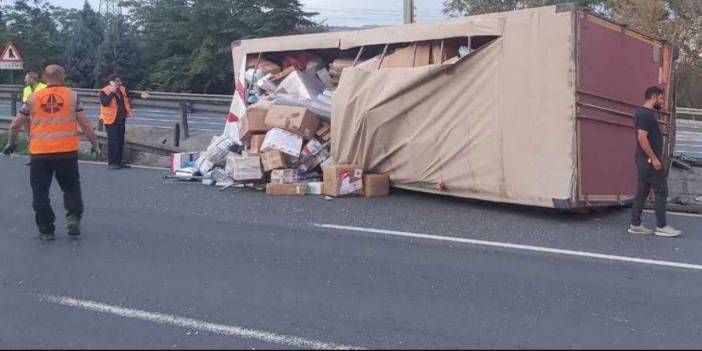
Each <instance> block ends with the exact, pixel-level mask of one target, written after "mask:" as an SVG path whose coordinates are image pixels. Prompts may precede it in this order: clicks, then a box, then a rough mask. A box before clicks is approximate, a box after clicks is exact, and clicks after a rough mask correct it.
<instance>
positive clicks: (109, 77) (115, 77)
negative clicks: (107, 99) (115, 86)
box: [107, 73, 122, 82]
mask: <svg viewBox="0 0 702 351" xmlns="http://www.w3.org/2000/svg"><path fill="white" fill-rule="evenodd" d="M117 78H119V79H120V80H122V77H120V76H119V74H117V73H112V74H110V75H109V76H108V77H107V81H108V82H111V81H113V80H115V79H117Z"/></svg>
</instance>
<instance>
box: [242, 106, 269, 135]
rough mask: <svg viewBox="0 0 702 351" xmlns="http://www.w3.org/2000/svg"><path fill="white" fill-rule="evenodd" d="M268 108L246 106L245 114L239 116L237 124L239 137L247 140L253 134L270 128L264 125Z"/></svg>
mask: <svg viewBox="0 0 702 351" xmlns="http://www.w3.org/2000/svg"><path fill="white" fill-rule="evenodd" d="M267 114H268V110H264V109H259V108H248V109H247V110H246V114H245V115H244V116H243V117H241V120H240V124H239V137H240V138H241V140H247V139H249V138H250V137H251V136H252V135H254V134H260V133H265V132H267V131H268V130H269V129H270V128H269V127H268V126H266V115H267Z"/></svg>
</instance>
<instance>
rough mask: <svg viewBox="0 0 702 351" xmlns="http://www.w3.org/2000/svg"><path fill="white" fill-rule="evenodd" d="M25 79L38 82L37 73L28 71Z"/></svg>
mask: <svg viewBox="0 0 702 351" xmlns="http://www.w3.org/2000/svg"><path fill="white" fill-rule="evenodd" d="M27 77H29V78H30V79H34V80H39V73H37V72H34V71H29V72H27Z"/></svg>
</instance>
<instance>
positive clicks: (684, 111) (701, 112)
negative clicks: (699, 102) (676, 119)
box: [675, 107, 702, 116]
mask: <svg viewBox="0 0 702 351" xmlns="http://www.w3.org/2000/svg"><path fill="white" fill-rule="evenodd" d="M675 112H676V113H677V114H679V115H689V116H702V109H696V108H684V107H677V108H675Z"/></svg>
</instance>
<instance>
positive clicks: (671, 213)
mask: <svg viewBox="0 0 702 351" xmlns="http://www.w3.org/2000/svg"><path fill="white" fill-rule="evenodd" d="M644 212H646V213H656V211H654V210H644ZM666 214H668V215H671V216H680V217H695V218H702V214H698V213H685V212H666Z"/></svg>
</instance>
